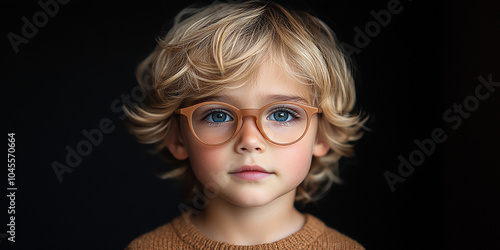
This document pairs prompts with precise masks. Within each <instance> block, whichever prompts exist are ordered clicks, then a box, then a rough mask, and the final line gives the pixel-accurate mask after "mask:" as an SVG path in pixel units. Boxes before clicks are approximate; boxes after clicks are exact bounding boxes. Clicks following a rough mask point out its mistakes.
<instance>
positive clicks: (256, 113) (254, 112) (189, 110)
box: [175, 101, 322, 146]
mask: <svg viewBox="0 0 500 250" xmlns="http://www.w3.org/2000/svg"><path fill="white" fill-rule="evenodd" d="M280 104H282V105H287V104H288V105H295V106H298V107H300V108H302V109H303V110H304V111H306V115H307V125H306V128H305V129H304V132H303V133H302V135H301V136H300V137H299V138H298V139H296V140H294V141H292V142H289V143H277V142H275V141H273V140H271V139H270V138H269V137H268V136H267V135H266V133H265V132H264V129H263V128H262V119H261V117H262V113H263V112H264V111H265V110H266V109H267V108H269V107H271V106H273V105H280ZM204 105H222V106H226V107H228V108H230V109H232V110H233V111H234V112H235V114H236V116H237V125H236V129H235V131H234V133H233V135H231V137H229V139H227V140H225V141H223V142H221V143H217V144H209V143H206V142H204V141H202V140H201V139H200V138H199V137H198V135H197V134H196V132H195V130H194V128H193V123H192V116H193V112H194V111H195V110H196V109H197V108H199V107H201V106H204ZM175 113H176V114H178V115H184V116H185V117H186V118H187V120H188V124H189V128H190V129H191V133H193V135H194V136H195V137H196V139H197V140H198V141H199V142H201V143H203V144H205V145H208V146H219V145H222V144H225V143H227V142H229V141H231V140H232V139H233V138H234V137H235V136H236V135H237V134H238V133H239V132H240V130H241V127H242V126H243V118H244V117H249V116H250V117H254V119H255V123H256V124H257V128H258V129H259V132H260V133H261V135H262V136H264V138H266V140H268V141H269V142H271V143H274V144H276V145H281V146H286V145H291V144H294V143H296V142H298V141H300V140H301V139H302V138H303V137H304V136H305V134H306V133H307V131H308V130H309V125H310V124H311V119H312V116H313V115H315V114H321V113H322V110H321V108H317V107H313V106H309V105H305V104H301V103H296V102H272V103H269V104H267V105H265V106H264V107H262V108H260V109H239V108H237V107H235V106H233V105H231V104H228V103H225V102H217V101H209V102H202V103H198V104H195V105H192V106H189V107H186V108H181V109H177V110H175Z"/></svg>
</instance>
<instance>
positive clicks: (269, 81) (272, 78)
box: [216, 61, 312, 107]
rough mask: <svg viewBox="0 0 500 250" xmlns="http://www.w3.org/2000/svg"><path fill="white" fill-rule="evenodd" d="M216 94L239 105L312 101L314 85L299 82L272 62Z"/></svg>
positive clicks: (218, 98)
mask: <svg viewBox="0 0 500 250" xmlns="http://www.w3.org/2000/svg"><path fill="white" fill-rule="evenodd" d="M216 97H217V100H219V101H224V102H228V103H233V104H235V105H238V106H252V107H259V106H262V105H265V104H268V103H270V102H275V101H292V102H300V103H304V104H312V94H311V86H308V85H306V84H304V83H300V82H298V81H297V80H295V79H294V78H293V77H292V76H290V75H289V74H288V73H287V72H286V71H284V70H282V69H281V67H279V66H278V65H277V64H275V63H272V62H269V61H268V62H265V63H263V64H262V65H261V66H260V68H259V69H258V73H257V74H256V76H255V77H253V78H251V79H245V80H244V81H241V82H235V83H231V84H228V85H227V86H226V88H224V90H221V91H220V92H219V93H218V94H217V95H216Z"/></svg>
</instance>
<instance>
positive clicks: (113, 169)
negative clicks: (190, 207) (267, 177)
mask: <svg viewBox="0 0 500 250" xmlns="http://www.w3.org/2000/svg"><path fill="white" fill-rule="evenodd" d="M388 2H389V0H386V1H367V2H361V1H349V2H348V1H328V2H327V1H312V0H311V1H302V2H298V1H288V2H287V4H288V5H290V6H292V7H295V8H298V9H303V10H311V11H312V12H313V13H314V14H315V15H317V16H318V17H320V18H321V19H322V20H324V21H325V22H326V23H327V24H328V25H330V27H332V29H333V30H334V31H335V32H336V33H337V35H338V37H339V39H340V40H341V41H343V42H346V43H348V44H350V45H355V43H354V37H355V35H356V34H355V31H354V28H355V27H359V28H360V29H362V30H364V28H365V25H367V24H368V23H369V22H370V21H373V20H374V17H373V16H372V15H371V14H370V11H372V10H373V11H376V12H378V11H380V10H383V9H387V3H388ZM466 2H467V3H466ZM494 2H495V1H421V0H413V1H409V0H405V1H403V0H402V1H400V5H401V6H402V8H403V10H402V12H401V13H399V14H395V15H392V18H391V21H390V23H389V24H388V25H387V26H386V27H383V28H381V30H380V32H379V33H378V34H376V35H375V36H374V37H372V38H371V40H370V42H369V43H368V45H367V46H365V47H364V48H361V52H360V53H355V54H353V59H354V61H355V64H356V80H357V84H358V100H359V107H360V108H361V109H362V110H363V111H365V112H366V113H368V114H370V117H371V118H370V123H369V124H368V127H370V128H371V131H370V132H367V133H366V134H365V137H364V138H363V139H362V140H361V141H360V142H359V143H358V144H357V147H356V151H357V156H356V157H355V158H353V159H345V160H342V167H341V177H343V178H344V179H345V184H344V185H335V186H334V187H333V188H332V190H331V191H330V192H329V193H328V194H327V196H326V197H325V198H324V199H323V200H321V201H320V202H318V205H308V206H307V207H306V208H305V209H303V210H304V212H309V213H313V214H315V215H316V216H318V217H319V218H320V219H322V220H323V221H325V223H327V224H328V225H329V226H331V227H334V228H336V229H338V230H340V231H341V232H343V233H345V234H347V235H349V236H350V237H352V238H354V239H356V240H358V241H359V242H360V243H361V244H363V245H364V246H365V247H366V248H367V249H429V248H430V249H433V248H436V249H487V248H490V247H492V246H497V245H498V244H499V243H500V240H499V237H498V234H499V233H500V226H499V225H500V221H499V216H498V215H497V214H498V211H500V206H499V205H498V200H499V192H498V191H499V188H500V184H499V182H498V180H497V179H498V178H499V177H500V168H499V167H500V160H499V157H498V155H499V153H500V150H499V149H500V145H499V139H500V132H499V131H500V130H499V129H498V127H499V120H500V119H499V112H498V107H500V106H499V104H500V102H499V101H500V97H499V95H500V88H499V87H496V91H495V92H493V93H491V95H490V97H489V98H487V99H486V100H483V101H480V102H479V106H478V107H477V109H474V110H473V111H471V112H469V113H470V117H469V118H467V119H463V120H462V123H461V125H460V126H457V129H455V130H454V129H452V125H454V124H455V123H447V122H445V121H443V114H445V112H446V111H447V110H448V109H450V108H451V109H453V105H454V104H463V102H464V100H466V99H467V98H468V97H469V96H473V95H474V94H475V89H476V86H477V85H478V84H480V82H479V81H478V79H477V78H478V77H479V76H483V77H484V78H486V79H488V75H490V74H491V76H492V78H493V80H494V81H497V82H500V72H499V69H500V63H499V58H500V57H499V56H500V53H499V50H498V44H500V38H499V33H500V32H499V30H500V21H499V18H498V17H497V14H498V11H499V8H498V6H497V4H494ZM190 3H192V1H186V2H182V3H180V2H177V1H176V2H173V1H172V2H169V1H155V2H153V1H151V2H140V1H119V2H118V1H114V2H111V1H110V2H106V3H104V1H101V2H98V1H76V0H74V1H70V2H69V3H67V4H65V5H59V10H58V12H57V14H56V15H55V16H54V17H50V18H49V19H48V22H47V24H45V25H43V26H42V27H39V28H38V32H37V33H36V35H35V36H34V37H32V38H30V39H29V42H28V43H27V44H22V45H20V46H19V52H18V53H17V54H16V53H15V52H14V50H13V47H12V46H11V44H10V43H9V40H8V39H7V34H8V33H9V32H14V33H16V34H18V35H21V34H22V33H21V28H22V25H23V22H22V19H21V18H22V17H23V16H25V17H27V18H28V19H30V20H32V17H33V15H34V14H35V13H37V12H38V11H41V7H40V6H39V5H38V4H37V1H3V2H2V4H1V7H0V8H1V18H2V22H1V25H2V38H1V45H2V67H1V74H0V83H1V86H2V88H1V93H2V100H3V102H4V105H3V110H4V112H3V114H4V116H3V118H2V120H3V122H2V123H3V124H4V126H3V127H4V128H3V131H4V133H5V134H7V133H10V132H14V133H16V135H15V139H16V171H15V173H16V187H17V188H18V191H17V192H16V221H15V223H16V238H15V239H16V243H11V242H8V241H7V239H6V238H1V239H0V240H1V241H2V242H1V243H0V248H1V249H32V248H37V249H39V248H43V249H44V248H50V249H123V248H124V247H125V246H126V245H127V244H128V243H129V242H130V241H131V240H132V239H134V238H135V237H137V236H139V235H140V234H142V233H145V232H147V231H149V230H152V229H154V228H155V227H157V226H159V225H162V224H164V223H166V222H168V221H170V220H171V219H172V218H173V217H176V216H178V215H179V214H180V211H179V209H178V205H179V204H181V203H180V201H179V197H180V193H181V191H182V190H181V189H180V188H178V187H176V186H175V185H174V184H173V183H171V182H169V181H162V180H159V179H157V178H156V177H154V176H153V175H152V174H151V172H150V171H149V169H150V167H151V166H160V165H162V164H164V163H163V162H162V161H161V160H160V159H159V158H158V157H156V156H151V155H150V154H149V153H148V150H149V147H147V146H144V145H139V144H138V143H136V142H135V139H134V137H133V136H132V135H130V134H129V133H128V132H127V130H126V128H125V123H124V121H123V120H122V119H121V118H120V117H121V115H122V114H123V113H121V112H115V110H113V109H112V107H111V106H112V103H113V102H114V101H116V100H118V101H120V100H121V95H122V94H125V95H131V91H132V89H133V88H134V87H135V86H136V81H135V77H134V71H135V67H136V66H137V64H138V63H139V62H140V61H141V60H142V59H143V58H144V57H146V56H147V55H148V53H149V52H150V51H151V50H152V49H153V48H154V46H155V38H156V37H158V36H159V35H161V34H164V30H165V28H166V27H168V24H169V22H170V20H171V18H172V17H173V16H174V15H175V14H176V13H177V12H178V11H180V10H181V9H182V8H183V7H186V6H188V5H189V4H190ZM469 99H470V98H469ZM103 119H109V120H110V121H111V122H112V125H113V126H114V128H115V129H114V130H113V131H112V132H111V133H108V134H104V136H103V140H102V143H100V144H99V145H97V146H94V147H93V148H92V152H91V153H90V154H89V155H88V156H85V157H83V159H82V161H81V163H80V164H78V165H77V166H76V167H75V168H73V171H72V172H71V173H65V174H64V175H63V181H62V182H59V181H58V179H57V177H56V175H55V173H54V171H53V169H52V166H51V164H52V163H53V162H54V161H57V162H60V163H63V164H65V158H66V155H67V151H66V147H67V146H69V147H72V148H73V149H75V148H76V146H77V144H78V143H80V142H81V141H82V140H85V139H86V138H85V136H84V135H83V134H82V130H84V129H85V130H87V131H89V130H92V129H96V128H99V123H100V122H101V121H102V120H103ZM436 128H442V129H443V130H444V131H445V134H446V136H447V140H446V141H445V142H444V143H440V144H437V145H436V149H435V152H434V153H433V154H431V155H430V156H426V157H425V159H424V161H423V164H421V165H420V166H417V167H416V168H415V171H414V172H413V173H412V174H411V175H410V176H408V177H407V178H405V181H404V182H403V183H397V184H396V185H395V188H396V189H395V192H391V190H390V189H389V186H388V184H387V182H386V180H385V178H384V173H385V172H386V171H391V172H393V173H396V174H397V173H398V165H399V164H400V162H399V160H398V156H399V155H401V156H402V157H404V158H406V159H408V156H409V155H410V154H411V152H414V151H415V150H417V149H418V147H417V146H416V144H415V143H414V140H415V139H418V140H424V139H426V138H430V137H431V132H432V131H433V130H434V129H436ZM6 144H7V143H6ZM6 144H4V145H5V146H4V150H5V151H7V146H6ZM5 151H4V152H5ZM4 166H5V167H4V170H3V171H1V173H3V174H2V175H1V176H0V180H1V182H0V183H2V186H1V187H0V188H1V189H2V190H6V188H7V173H8V172H7V167H6V165H4ZM2 193H6V192H3V191H2ZM2 197H3V198H2V203H1V204H0V222H1V224H0V234H1V233H3V235H1V236H5V232H6V231H7V226H6V224H7V223H8V218H9V215H8V213H7V210H8V200H7V197H6V194H5V195H2Z"/></svg>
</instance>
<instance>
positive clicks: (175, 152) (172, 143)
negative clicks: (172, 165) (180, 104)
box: [164, 118, 189, 160]
mask: <svg viewBox="0 0 500 250" xmlns="http://www.w3.org/2000/svg"><path fill="white" fill-rule="evenodd" d="M164 143H165V146H166V147H167V148H168V150H169V151H170V153H171V154H172V156H174V157H175V159H177V160H185V159H187V158H188V156H189V154H188V151H187V147H186V144H185V143H184V139H183V138H182V134H181V130H180V128H179V122H178V120H177V119H175V118H174V119H173V120H172V125H171V128H170V131H169V133H168V135H167V137H166V138H165V141H164Z"/></svg>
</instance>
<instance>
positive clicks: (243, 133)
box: [235, 116, 266, 153]
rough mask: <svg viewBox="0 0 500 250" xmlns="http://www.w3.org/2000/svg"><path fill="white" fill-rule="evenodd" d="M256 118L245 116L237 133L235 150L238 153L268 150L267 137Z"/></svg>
mask: <svg viewBox="0 0 500 250" xmlns="http://www.w3.org/2000/svg"><path fill="white" fill-rule="evenodd" d="M255 119H256V118H255V117H251V116H247V117H244V118H243V124H242V125H241V130H240V131H239V132H238V135H237V140H238V141H237V143H236V145H235V150H236V151H237V152H238V153H262V152H264V151H265V150H266V139H265V138H264V136H263V135H262V134H261V132H260V130H259V128H258V127H257V123H256V120H255Z"/></svg>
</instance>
